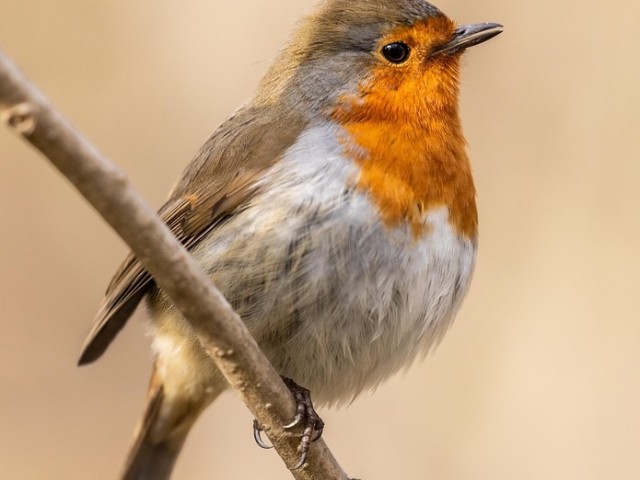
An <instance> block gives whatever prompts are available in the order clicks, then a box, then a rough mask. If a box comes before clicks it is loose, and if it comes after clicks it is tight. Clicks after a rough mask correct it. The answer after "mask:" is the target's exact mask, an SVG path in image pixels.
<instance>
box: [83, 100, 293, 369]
mask: <svg viewBox="0 0 640 480" xmlns="http://www.w3.org/2000/svg"><path fill="white" fill-rule="evenodd" d="M281 106H282V103H278V102H275V103H274V102H267V103H264V102H263V103H262V104H260V105H255V104H253V105H252V104H249V105H247V106H246V107H244V108H242V109H240V110H239V111H238V112H237V113H236V114H235V115H233V116H232V117H231V118H229V119H228V120H227V121H226V122H224V123H223V124H222V125H221V126H220V127H219V128H218V129H217V130H216V131H215V132H214V133H213V135H212V136H211V137H210V138H209V139H208V140H207V141H206V142H205V144H204V145H203V146H202V148H201V149H200V151H199V152H198V154H197V155H196V157H195V158H194V159H193V161H192V162H191V163H190V164H189V165H188V166H187V168H186V169H185V171H184V173H183V175H182V177H181V178H180V180H179V181H178V183H177V185H176V187H175V188H174V191H173V192H172V194H171V196H170V199H169V201H168V202H167V203H166V204H165V205H164V207H162V208H161V209H160V212H159V214H160V216H161V217H162V219H163V220H164V221H165V222H166V223H167V225H168V226H169V228H170V229H171V231H172V232H173V233H174V235H175V236H176V237H177V238H178V239H179V240H180V241H181V242H182V243H183V244H184V246H185V247H186V248H187V249H188V250H192V249H193V248H194V247H195V246H196V245H197V244H198V242H199V241H200V240H201V239H202V238H203V236H205V235H206V234H207V233H209V232H210V231H211V230H212V229H213V228H215V227H216V225H219V224H220V223H221V222H223V221H226V219H228V218H229V217H230V216H232V215H234V214H235V213H237V212H238V211H239V210H242V207H243V205H246V204H247V202H248V201H249V200H250V199H251V198H252V197H253V195H255V193H256V191H257V188H256V180H257V179H259V178H260V177H261V176H262V175H263V172H264V171H265V170H267V169H268V168H269V167H270V166H272V165H273V164H274V163H275V162H277V161H278V159H279V158H280V157H281V155H282V153H283V152H284V151H285V150H286V149H287V148H288V147H289V146H290V145H291V144H292V143H293V142H294V141H295V139H296V138H297V137H298V135H299V134H300V132H301V131H302V129H303V128H304V127H305V121H304V120H303V119H302V118H301V117H300V116H299V115H298V114H297V113H296V111H295V110H293V109H289V108H286V109H284V110H283V109H281V108H280V107H281ZM153 286H154V282H153V279H152V278H151V276H150V275H149V274H148V273H147V271H146V270H145V269H144V267H143V266H142V265H141V264H140V262H139V261H138V259H137V258H135V256H133V255H131V254H130V255H129V256H128V257H127V258H126V259H125V261H124V262H123V264H122V265H121V266H120V268H119V269H118V271H117V272H116V274H115V276H114V278H113V280H112V281H111V283H110V284H109V287H108V289H107V292H106V295H105V299H104V300H103V302H102V306H101V308H100V310H99V312H98V315H97V317H96V320H95V322H94V326H93V328H92V329H91V331H90V333H89V336H88V337H87V340H86V341H85V344H84V348H83V349H82V354H81V356H80V361H79V363H80V365H83V364H86V363H90V362H93V361H94V360H96V359H97V358H98V357H100V355H102V354H103V353H104V351H105V350H106V348H107V347H108V346H109V344H110V343H111V341H112V340H113V339H114V337H115V336H116V335H117V333H118V332H119V331H120V330H121V329H122V327H124V325H125V323H126V322H127V320H128V319H129V317H130V316H131V314H132V313H133V311H134V310H135V309H136V307H137V306H138V304H139V303H140V301H141V300H142V298H143V297H144V296H145V294H146V293H147V292H148V291H149V290H150V289H151V288H153Z"/></svg>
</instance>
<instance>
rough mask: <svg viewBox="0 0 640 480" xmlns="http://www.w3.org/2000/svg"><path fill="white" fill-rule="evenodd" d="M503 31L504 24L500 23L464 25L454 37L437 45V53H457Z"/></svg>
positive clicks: (434, 52) (455, 31)
mask: <svg viewBox="0 0 640 480" xmlns="http://www.w3.org/2000/svg"><path fill="white" fill-rule="evenodd" d="M500 33H502V25H500V24H499V23H474V24H473V25H462V26H460V27H458V28H456V29H455V30H454V32H453V38H452V39H451V40H450V41H448V42H447V43H445V44H444V45H441V46H440V47H437V48H436V49H435V51H433V52H432V53H433V54H436V53H448V54H451V53H456V52H460V51H462V50H465V49H467V48H469V47H473V46H474V45H478V44H480V43H482V42H486V41H487V40H489V39H490V38H493V37H495V36H496V35H499V34H500Z"/></svg>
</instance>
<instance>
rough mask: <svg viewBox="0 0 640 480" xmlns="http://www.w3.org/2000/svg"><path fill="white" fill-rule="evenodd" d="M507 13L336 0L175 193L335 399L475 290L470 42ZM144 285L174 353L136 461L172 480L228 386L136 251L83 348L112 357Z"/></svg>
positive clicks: (85, 359) (183, 215)
mask: <svg viewBox="0 0 640 480" xmlns="http://www.w3.org/2000/svg"><path fill="white" fill-rule="evenodd" d="M502 30H503V27H502V25H500V24H497V23H477V24H469V25H458V24H456V23H455V22H454V21H452V20H451V19H449V18H448V17H447V16H446V15H445V14H444V13H442V12H441V11H440V10H439V9H438V8H437V7H435V6H433V5H431V4H430V3H428V2H426V1H424V0H384V1H383V0H324V1H322V2H320V4H318V5H317V6H316V7H315V8H314V9H313V10H312V11H311V12H310V13H308V14H307V15H306V16H305V17H304V18H303V19H302V20H301V21H300V22H299V23H298V24H297V26H296V27H295V29H294V32H293V34H292V35H291V37H290V39H289V41H288V42H287V43H286V44H285V45H284V47H283V48H282V49H281V51H280V53H279V54H278V55H277V56H276V58H275V59H274V61H273V63H272V65H271V66H270V67H269V68H268V70H267V72H266V74H265V76H264V77H263V79H262V80H261V82H260V84H259V85H258V87H257V90H256V92H255V94H254V96H253V97H252V98H251V99H250V100H249V101H248V102H247V103H246V104H244V105H243V106H241V107H240V108H239V109H238V110H237V111H236V112H235V113H233V114H232V115H231V116H230V117H229V118H228V119H227V120H226V121H224V122H223V123H222V124H221V125H220V126H219V127H217V129H215V130H214V132H213V134H212V135H211V136H210V137H209V138H208V139H207V140H206V142H205V143H204V145H203V146H202V147H201V149H200V150H199V152H198V153H197V154H196V155H195V157H194V158H193V159H192V161H191V162H190V163H189V164H188V166H187V167H186V169H185V170H184V172H183V173H182V175H181V177H180V178H179V179H178V181H177V183H176V184H175V186H174V187H173V189H172V191H171V192H170V194H169V198H168V200H167V201H166V203H165V204H164V205H163V206H162V207H161V208H160V210H159V215H160V217H161V218H162V220H163V221H164V222H165V223H166V224H167V225H168V226H169V228H170V229H171V231H172V232H173V233H174V234H175V236H176V237H177V238H178V239H179V240H180V241H181V242H182V243H183V244H184V246H185V247H186V248H187V249H188V250H189V251H190V253H191V254H192V255H193V256H194V257H195V259H196V260H197V261H198V263H199V264H200V265H201V267H202V268H203V269H204V271H205V272H206V273H207V274H208V276H209V277H210V278H211V280H212V282H213V283H214V285H216V286H217V287H218V289H220V291H221V292H222V293H223V294H224V295H225V297H226V298H227V299H228V301H229V302H230V304H231V305H232V306H233V308H234V309H235V310H236V311H237V312H238V313H239V315H240V317H241V318H242V320H243V321H244V323H245V324H246V326H247V327H248V329H249V331H250V332H251V334H252V335H253V336H254V338H255V339H256V341H257V343H258V344H259V346H260V347H261V348H262V350H263V351H264V353H265V354H266V356H267V358H268V359H269V360H270V361H271V362H272V364H273V366H274V367H275V368H276V370H277V371H278V372H279V373H280V374H281V375H282V376H283V378H287V379H290V382H291V383H292V384H295V385H298V386H300V388H302V389H303V391H306V390H305V389H308V391H309V392H311V395H312V396H313V401H314V403H315V404H316V405H341V404H345V403H349V402H351V401H352V400H353V399H354V398H355V397H356V396H357V395H359V394H360V393H362V392H364V391H369V390H372V389H374V388H375V387H376V386H377V385H379V384H380V383H381V382H382V381H384V380H386V379H387V378H389V377H390V376H391V375H393V374H394V373H396V372H397V371H398V370H400V369H402V368H403V367H406V366H408V365H410V364H411V363H412V362H413V361H414V360H415V359H416V358H419V357H423V356H424V355H425V354H426V353H427V352H429V351H430V350H431V349H432V348H433V347H434V346H435V345H436V344H438V342H439V341H440V339H441V338H442V336H443V335H444V333H445V332H446V331H447V329H448V327H449V326H450V324H451V323H452V320H453V318H454V316H455V315H456V312H457V311H458V309H459V307H460V305H461V302H462V300H463V298H464V297H465V295H466V293H467V291H468V290H469V285H470V281H471V277H472V274H473V270H474V265H475V259H476V252H477V244H478V214H477V207H476V190H475V186H474V181H473V176H472V172H471V166H470V162H469V158H468V155H467V146H466V142H465V139H464V136H463V131H462V126H461V120H460V115H459V107H458V103H459V102H458V100H459V80H460V59H461V56H462V54H463V53H464V52H465V51H466V50H467V49H468V48H469V47H472V46H474V45H477V44H480V43H482V42H485V41H486V40H489V39H490V38H492V37H494V36H496V35H498V34H499V33H501V32H502ZM141 302H142V303H146V305H147V308H148V311H149V313H150V329H151V331H152V338H153V340H152V349H153V352H154V357H155V360H154V366H153V373H152V377H151V382H150V388H149V396H148V404H147V407H146V410H145V413H144V415H143V418H142V421H141V423H140V424H139V426H138V428H137V429H136V434H135V438H134V442H133V447H132V449H131V453H130V454H129V457H128V460H127V462H126V465H125V468H124V472H123V473H122V478H124V479H126V480H141V479H147V478H148V479H158V480H162V479H166V478H169V477H170V475H171V472H172V469H173V466H174V464H175V461H176V459H177V457H178V454H179V452H180V450H181V448H182V446H183V444H184V442H185V439H186V438H187V434H188V432H189V429H190V428H191V426H192V425H193V424H194V422H195V421H196V419H197V418H198V416H199V415H200V414H201V413H202V411H203V410H204V409H205V408H206V407H207V406H208V405H209V404H211V403H212V402H213V401H214V400H215V399H216V398H217V397H218V396H219V395H220V394H221V393H222V392H223V391H224V390H225V389H226V388H228V384H227V383H226V382H225V380H224V379H223V377H222V375H221V373H220V372H219V371H218V370H217V368H216V366H215V364H214V363H213V361H212V360H211V359H210V358H209V357H208V356H207V355H206V353H205V352H204V350H203V348H202V347H201V345H200V343H199V342H198V339H197V338H196V336H195V334H194V332H193V331H192V329H191V328H190V327H189V324H188V322H187V321H186V320H185V319H184V317H183V316H182V315H181V314H180V312H179V311H178V310H177V309H176V307H175V306H174V305H173V303H172V302H171V299H170V298H168V297H167V296H166V295H165V294H164V293H163V291H162V290H161V289H159V288H158V287H157V286H156V284H155V283H154V280H153V278H152V277H151V276H150V275H149V273H148V272H147V271H146V270H145V269H144V267H143V266H142V265H141V263H140V262H139V261H138V259H137V258H136V257H135V256H134V255H132V254H129V256H128V257H127V258H126V259H125V260H124V262H123V263H122V265H121V266H120V268H119V269H118V270H117V272H116V273H115V275H114V277H113V279H112V281H111V283H110V284H109V286H108V288H107V292H106V295H105V298H104V300H103V303H102V306H101V307H100V310H99V312H98V314H97V317H96V320H95V323H94V326H93V328H92V329H91V331H90V333H89V335H88V338H87V340H86V342H85V344H84V347H83V350H82V354H81V356H80V360H79V364H81V365H85V364H88V363H91V362H93V361H95V360H97V359H98V358H99V357H100V356H101V355H102V354H103V353H104V352H105V350H106V349H107V347H108V346H109V344H110V343H111V342H112V340H113V339H114V337H115V336H116V335H117V333H118V332H119V331H120V330H121V329H122V328H123V326H124V325H125V323H126V322H127V320H128V318H129V317H130V316H131V315H132V314H133V312H134V311H135V310H136V308H137V307H138V305H139V304H140V303H141ZM321 427H322V425H321V422H320V421H318V423H316V424H315V428H316V430H317V431H319V433H321Z"/></svg>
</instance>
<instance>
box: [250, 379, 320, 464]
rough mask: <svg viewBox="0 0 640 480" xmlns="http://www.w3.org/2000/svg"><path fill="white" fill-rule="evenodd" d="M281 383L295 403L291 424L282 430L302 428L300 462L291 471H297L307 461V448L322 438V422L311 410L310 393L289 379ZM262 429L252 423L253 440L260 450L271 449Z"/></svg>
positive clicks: (271, 446)
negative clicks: (263, 437)
mask: <svg viewBox="0 0 640 480" xmlns="http://www.w3.org/2000/svg"><path fill="white" fill-rule="evenodd" d="M282 381H283V382H284V384H285V385H286V386H287V388H288V389H289V390H290V391H291V393H292V394H293V397H294V399H295V401H296V414H295V416H294V417H293V420H292V421H291V423H289V424H287V425H284V426H283V427H282V428H284V429H285V430H291V429H292V428H295V427H298V426H303V427H304V429H303V430H302V435H301V437H300V444H299V445H298V451H299V452H300V460H299V461H298V463H296V464H295V465H294V466H293V467H291V470H297V469H299V468H301V467H302V466H303V465H304V464H305V462H306V461H307V456H308V454H309V448H310V447H311V444H312V443H313V442H315V441H316V440H318V439H319V438H320V437H321V436H322V430H323V429H324V422H323V421H322V419H321V418H320V416H319V415H318V413H317V412H316V410H315V408H313V402H312V401H311V393H310V392H309V390H307V389H306V388H304V387H301V386H300V385H298V384H297V383H296V382H294V381H293V380H291V379H290V378H286V377H282ZM260 432H262V428H261V427H260V425H259V424H258V422H257V420H254V421H253V438H254V439H255V441H256V443H257V444H258V446H259V447H261V448H273V445H269V444H267V443H266V442H265V441H264V440H263V439H262V436H261V435H260Z"/></svg>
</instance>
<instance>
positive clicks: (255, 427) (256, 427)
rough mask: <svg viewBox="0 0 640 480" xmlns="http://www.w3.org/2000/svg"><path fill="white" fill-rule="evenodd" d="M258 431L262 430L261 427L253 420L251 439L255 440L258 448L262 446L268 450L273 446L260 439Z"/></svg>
mask: <svg viewBox="0 0 640 480" xmlns="http://www.w3.org/2000/svg"><path fill="white" fill-rule="evenodd" d="M260 432H262V427H260V425H259V424H258V421H257V420H254V421H253V439H254V440H255V441H256V443H257V444H258V446H259V447H260V448H264V449H265V450H269V449H270V448H273V445H269V444H268V443H266V442H265V441H264V440H263V439H262V435H261V434H260Z"/></svg>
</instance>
